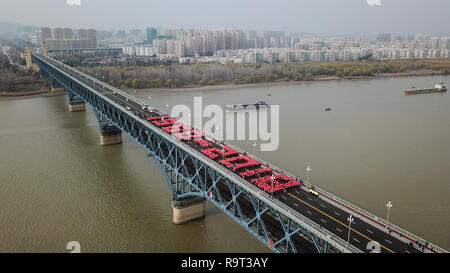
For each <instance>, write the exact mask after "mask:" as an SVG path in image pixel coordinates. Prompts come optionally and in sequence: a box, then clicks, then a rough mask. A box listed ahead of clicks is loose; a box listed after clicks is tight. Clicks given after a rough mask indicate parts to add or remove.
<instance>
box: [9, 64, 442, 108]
mask: <svg viewBox="0 0 450 273" xmlns="http://www.w3.org/2000/svg"><path fill="white" fill-rule="evenodd" d="M437 75H444V74H443V73H442V72H440V71H435V70H416V71H409V72H401V73H383V74H378V75H375V76H354V77H337V76H319V77H315V78H313V79H311V80H308V81H307V80H303V81H293V80H290V81H284V80H280V81H274V82H261V83H248V84H233V83H224V84H220V85H206V86H203V85H191V86H184V87H178V88H177V87H174V88H143V89H137V88H136V89H132V88H125V90H127V91H131V90H136V91H177V92H183V91H199V92H200V91H214V90H226V89H240V88H257V87H270V86H282V85H293V84H303V83H312V82H320V81H348V80H365V79H376V78H409V77H420V76H437ZM64 94H65V92H64V89H61V88H56V89H55V91H54V92H52V91H51V90H50V89H43V90H38V91H31V92H0V101H5V100H18V99H31V98H38V97H53V96H61V95H64Z"/></svg>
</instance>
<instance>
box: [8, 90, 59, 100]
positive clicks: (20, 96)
mask: <svg viewBox="0 0 450 273" xmlns="http://www.w3.org/2000/svg"><path fill="white" fill-rule="evenodd" d="M64 94H65V91H64V89H60V88H55V91H54V92H52V90H50V89H49V90H39V91H33V92H25V93H23V92H17V93H7V92H1V93H0V101H10V100H24V99H34V98H46V97H56V96H61V95H64Z"/></svg>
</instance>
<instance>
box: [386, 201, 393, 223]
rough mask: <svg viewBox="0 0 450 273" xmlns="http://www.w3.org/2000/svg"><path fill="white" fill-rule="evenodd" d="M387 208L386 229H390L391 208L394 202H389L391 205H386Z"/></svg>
mask: <svg viewBox="0 0 450 273" xmlns="http://www.w3.org/2000/svg"><path fill="white" fill-rule="evenodd" d="M386 207H387V216H386V227H388V225H389V212H390V211H391V208H392V202H391V201H389V203H387V204H386Z"/></svg>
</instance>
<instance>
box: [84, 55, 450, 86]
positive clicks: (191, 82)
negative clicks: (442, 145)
mask: <svg viewBox="0 0 450 273" xmlns="http://www.w3.org/2000/svg"><path fill="white" fill-rule="evenodd" d="M79 69H80V70H82V71H84V72H86V73H88V74H90V75H92V76H94V77H96V78H98V79H100V80H103V81H105V82H106V83H108V84H111V85H114V86H116V87H123V88H136V89H142V88H145V89H148V88H186V87H199V86H214V85H242V84H255V83H270V82H288V81H313V80H326V79H354V78H370V77H384V76H396V75H398V76H416V75H448V74H450V59H438V60H395V61H359V62H318V63H311V62H310V63H276V64H254V65H238V64H192V65H182V64H170V65H156V66H135V65H133V66H129V65H126V64H122V65H114V66H111V65H109V66H104V65H90V66H80V67H79Z"/></svg>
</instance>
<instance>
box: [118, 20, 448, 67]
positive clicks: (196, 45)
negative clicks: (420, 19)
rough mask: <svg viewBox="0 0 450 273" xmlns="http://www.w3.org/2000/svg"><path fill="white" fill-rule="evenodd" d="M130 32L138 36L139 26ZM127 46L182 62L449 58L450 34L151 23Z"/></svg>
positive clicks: (126, 51)
mask: <svg viewBox="0 0 450 273" xmlns="http://www.w3.org/2000/svg"><path fill="white" fill-rule="evenodd" d="M121 34H122V35H125V33H124V32H121ZM129 35H130V36H131V37H134V38H135V37H137V35H139V31H137V30H133V31H130V32H129ZM122 49H123V53H124V54H126V55H130V56H137V57H142V56H144V57H161V58H172V59H176V60H178V61H179V62H180V63H244V64H253V63H263V62H264V63H275V62H320V61H357V60H363V59H375V60H396V59H437V58H449V50H450V38H448V37H431V36H429V35H392V34H380V35H379V36H378V37H377V38H376V39H367V38H353V39H350V38H341V37H326V38H321V37H311V36H305V35H286V33H284V32H283V31H243V30H236V29H216V30H199V29H187V28H177V29H166V30H165V32H164V35H162V33H161V29H160V28H158V29H156V28H147V31H146V35H142V40H141V42H140V43H127V44H126V45H124V46H122Z"/></svg>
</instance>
